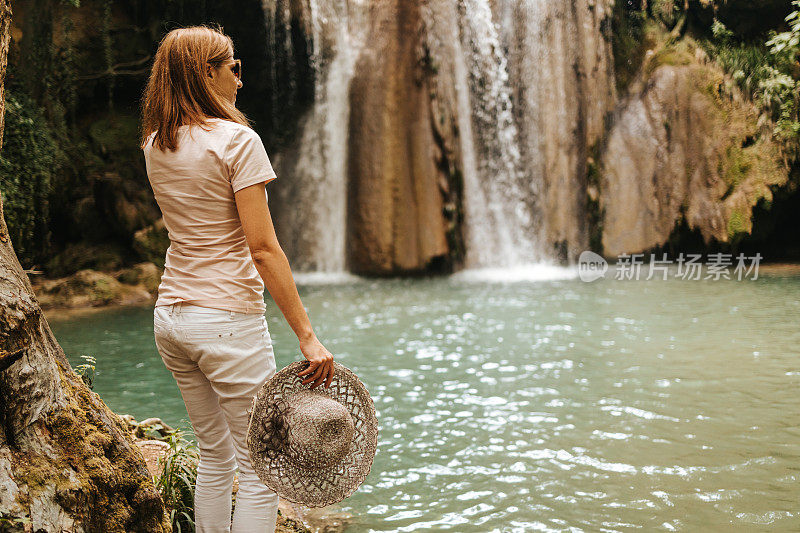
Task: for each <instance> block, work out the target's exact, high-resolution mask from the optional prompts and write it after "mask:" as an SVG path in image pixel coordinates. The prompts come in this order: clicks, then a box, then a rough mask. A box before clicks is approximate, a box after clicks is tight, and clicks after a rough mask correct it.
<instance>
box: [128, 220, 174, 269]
mask: <svg viewBox="0 0 800 533" xmlns="http://www.w3.org/2000/svg"><path fill="white" fill-rule="evenodd" d="M167 248H169V233H168V232H167V228H166V227H165V226H164V219H163V218H159V219H158V220H156V221H155V222H153V223H152V224H150V225H149V226H147V227H146V228H142V229H140V230H139V231H137V232H136V233H135V234H134V235H133V249H134V250H136V252H137V253H138V254H139V255H140V256H141V257H142V258H143V259H146V260H147V261H150V262H151V263H154V264H156V265H157V266H158V267H159V268H164V258H165V256H166V253H167Z"/></svg>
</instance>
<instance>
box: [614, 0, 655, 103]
mask: <svg viewBox="0 0 800 533" xmlns="http://www.w3.org/2000/svg"><path fill="white" fill-rule="evenodd" d="M645 36H646V32H645V14H644V13H643V12H642V11H640V10H637V9H630V8H628V7H626V5H625V2H615V3H614V10H613V12H612V16H611V44H612V50H613V53H614V74H615V76H616V84H617V89H619V90H620V91H624V90H625V89H626V88H627V87H628V85H629V84H630V82H631V80H633V77H634V76H635V75H636V72H638V70H639V67H640V66H641V64H642V60H643V58H644V52H645V50H646V49H647V40H646V39H645Z"/></svg>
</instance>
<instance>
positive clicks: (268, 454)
mask: <svg viewBox="0 0 800 533" xmlns="http://www.w3.org/2000/svg"><path fill="white" fill-rule="evenodd" d="M308 365H309V362H308V361H295V362H294V363H291V364H290V365H288V366H286V367H285V368H283V369H282V370H280V371H279V372H277V373H276V374H275V375H274V376H272V378H271V379H270V380H269V381H267V382H266V383H264V385H263V386H262V387H261V389H260V390H259V391H258V394H256V396H255V398H253V406H252V412H251V414H250V423H249V425H248V428H247V446H248V448H250V459H251V461H252V463H253V468H254V469H255V471H256V474H258V477H259V478H260V479H261V481H263V482H264V484H265V485H267V486H268V487H269V488H270V489H272V490H274V491H275V492H277V493H278V495H279V496H280V497H281V498H285V499H287V500H289V501H292V502H295V503H300V504H303V505H306V506H308V507H323V506H325V505H330V504H332V503H336V502H338V501H341V500H343V499H345V498H347V497H348V496H350V495H351V494H352V493H353V492H354V491H355V490H356V489H357V488H358V486H359V485H361V483H362V482H363V481H364V479H366V477H367V474H369V470H370V467H371V466H372V460H373V459H374V458H375V449H376V447H377V443H378V419H377V418H376V417H375V406H374V404H373V403H372V398H371V397H370V395H369V392H368V391H367V389H366V387H364V384H363V383H361V381H360V380H359V379H358V377H357V376H356V375H355V374H354V373H353V372H352V371H350V370H349V369H348V368H346V367H345V366H343V365H341V364H339V363H337V362H335V361H334V363H333V366H334V376H333V378H332V380H331V385H330V387H329V388H326V387H325V386H324V383H323V384H322V385H319V386H318V387H317V388H315V389H313V390H312V389H311V388H310V387H311V384H310V383H309V384H308V385H303V383H302V381H303V380H304V379H306V378H307V377H308V376H304V377H302V378H301V377H299V376H298V375H297V373H298V372H300V371H302V370H304V369H306V368H308Z"/></svg>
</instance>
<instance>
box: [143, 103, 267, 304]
mask: <svg viewBox="0 0 800 533" xmlns="http://www.w3.org/2000/svg"><path fill="white" fill-rule="evenodd" d="M203 128H207V129H209V130H210V131H204V130H203ZM154 136H155V133H153V134H152V135H151V136H150V137H149V138H148V140H147V143H146V144H145V146H144V148H143V150H144V158H145V164H146V166H147V177H148V179H149V180H150V186H151V187H152V188H153V193H154V194H155V198H156V202H158V205H159V207H160V208H161V213H162V214H163V216H164V225H165V226H166V228H167V231H168V232H169V240H170V245H169V248H168V249H167V255H166V263H165V266H164V274H163V276H162V277H161V284H160V285H159V286H158V299H157V300H156V305H169V304H172V303H175V302H179V301H184V302H189V303H192V304H195V305H200V306H203V307H213V308H216V309H227V310H231V311H239V312H243V313H261V314H264V312H265V310H266V305H265V304H264V282H263V281H262V279H261V276H260V275H259V274H258V270H256V267H255V263H254V262H253V258H252V256H251V255H250V249H249V248H248V247H247V240H246V239H245V236H244V231H243V230H242V224H241V221H240V220H239V213H238V211H237V210H236V202H235V201H234V197H233V193H235V192H236V191H238V190H239V189H242V188H244V187H247V186H249V185H253V184H255V183H261V182H265V183H269V182H270V181H272V180H274V179H276V178H277V176H276V175H275V171H274V170H273V169H272V164H271V163H270V161H269V157H267V152H266V150H265V149H264V145H263V143H262V142H261V138H260V137H259V136H258V134H257V133H256V132H255V131H253V130H252V129H251V128H248V127H246V126H242V125H241V124H238V123H236V122H232V121H229V120H223V119H218V118H212V119H210V120H209V124H208V125H206V126H198V125H192V126H181V127H180V129H179V132H178V149H177V150H176V151H174V152H170V151H169V150H165V151H161V150H158V149H156V148H155V147H153V145H152V141H153V137H154ZM266 194H267V191H266V189H264V195H265V196H266Z"/></svg>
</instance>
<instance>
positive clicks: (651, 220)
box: [600, 52, 787, 257]
mask: <svg viewBox="0 0 800 533" xmlns="http://www.w3.org/2000/svg"><path fill="white" fill-rule="evenodd" d="M682 62H684V63H685V64H681V65H661V66H658V67H655V68H653V70H652V74H651V75H650V76H649V77H648V78H647V79H646V80H645V81H644V82H640V85H639V86H638V88H633V90H632V95H631V96H630V97H629V98H627V99H626V100H625V101H623V102H622V103H621V104H620V107H619V109H618V110H617V112H616V115H615V118H614V124H613V126H612V128H611V130H610V131H609V133H608V137H607V140H606V144H605V148H604V150H603V152H602V154H601V161H600V168H601V171H600V172H601V180H600V208H601V210H604V212H605V216H604V220H603V236H602V244H603V251H604V254H605V255H606V256H607V257H613V256H616V255H618V254H621V253H636V252H642V251H646V250H648V249H652V248H653V247H656V246H659V245H662V244H663V243H665V242H667V240H668V238H669V237H670V234H671V233H672V231H673V229H674V228H675V226H676V224H677V223H678V222H679V221H680V220H681V219H682V218H685V221H686V224H687V225H688V227H689V228H690V229H698V230H699V231H700V232H701V234H702V236H703V239H704V240H705V242H706V244H708V243H709V242H710V241H711V240H712V239H715V240H716V241H718V242H729V241H730V240H731V239H733V238H735V237H736V236H737V235H738V234H741V233H743V232H750V231H751V229H752V227H751V226H752V223H751V213H752V207H753V205H755V203H756V202H757V201H758V199H759V198H766V199H771V197H772V194H771V191H770V189H769V186H770V185H776V184H782V183H784V182H785V181H786V177H787V174H786V170H785V168H783V167H782V166H781V164H780V160H781V158H780V154H779V151H778V149H777V147H776V146H775V145H774V144H773V143H772V141H771V140H770V137H769V135H768V134H764V131H765V130H764V129H763V128H762V126H761V124H760V122H759V113H758V110H757V109H755V107H754V106H753V105H752V104H750V103H749V102H746V101H745V100H744V99H743V98H742V96H741V95H740V94H738V92H737V91H736V90H735V89H732V88H730V87H726V86H725V78H724V76H723V74H722V72H721V71H719V70H718V69H717V68H716V67H714V66H713V65H712V64H710V63H708V62H706V60H705V59H704V57H703V55H702V53H699V52H698V55H697V57H696V58H691V57H689V58H684V59H683V60H682Z"/></svg>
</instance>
